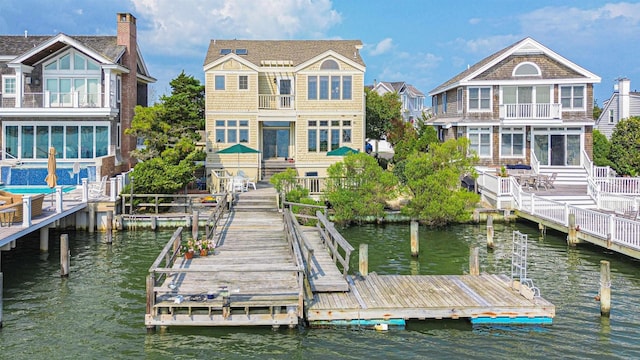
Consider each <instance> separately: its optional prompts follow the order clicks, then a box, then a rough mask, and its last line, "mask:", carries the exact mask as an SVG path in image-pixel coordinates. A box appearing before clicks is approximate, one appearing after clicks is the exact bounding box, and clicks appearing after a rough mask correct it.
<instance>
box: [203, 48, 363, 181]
mask: <svg viewBox="0 0 640 360" xmlns="http://www.w3.org/2000/svg"><path fill="white" fill-rule="evenodd" d="M361 48H362V42H361V41H359V40H255V41H254V40H211V42H210V44H209V50H208V51H207V56H206V59H205V61H204V72H205V90H206V132H205V134H206V139H205V140H206V151H207V161H206V167H207V173H210V172H211V170H226V171H227V172H228V173H231V174H235V173H236V172H237V171H238V170H242V171H244V173H245V174H246V175H247V176H249V177H253V178H256V179H266V178H268V177H269V176H271V175H272V174H274V173H276V172H280V171H283V170H284V169H286V168H289V167H292V168H295V169H296V170H297V172H298V175H299V176H305V175H317V176H324V175H326V170H327V168H328V167H329V166H330V165H331V164H333V163H335V162H337V161H341V160H342V159H343V158H342V156H327V152H329V151H331V150H335V149H337V148H340V147H343V146H347V147H350V148H352V149H356V150H360V151H363V150H364V144H365V138H364V136H365V98H364V91H363V90H364V72H365V64H364V61H363V60H362V58H361V56H360V51H359V50H360V49H361ZM236 144H242V145H245V146H247V147H249V148H251V149H254V150H258V151H259V152H257V153H255V152H249V153H232V154H225V153H218V152H219V151H220V150H224V149H227V148H229V147H231V146H233V145H236ZM222 172H224V171H222Z"/></svg>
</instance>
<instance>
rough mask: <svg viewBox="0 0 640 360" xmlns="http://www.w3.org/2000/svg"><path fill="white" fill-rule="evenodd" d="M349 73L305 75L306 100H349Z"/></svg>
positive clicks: (351, 91)
mask: <svg viewBox="0 0 640 360" xmlns="http://www.w3.org/2000/svg"><path fill="white" fill-rule="evenodd" d="M352 84H353V79H352V77H351V75H326V76H325V75H309V76H307V100H351V99H352V97H353V89H352V87H353V85H352Z"/></svg>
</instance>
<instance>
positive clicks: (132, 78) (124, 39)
mask: <svg viewBox="0 0 640 360" xmlns="http://www.w3.org/2000/svg"><path fill="white" fill-rule="evenodd" d="M117 24H118V37H117V44H118V45H119V46H124V47H125V48H126V51H125V53H124V55H123V56H122V65H123V66H124V67H126V68H127V69H129V73H128V74H122V84H121V86H122V91H121V94H120V99H121V100H120V124H121V126H120V129H121V130H120V131H122V134H121V137H122V143H121V145H120V151H121V153H122V160H123V161H124V162H125V163H126V164H128V167H129V168H131V167H133V165H134V163H133V159H132V158H131V157H130V156H129V152H130V151H131V150H135V148H136V139H135V137H133V136H129V135H125V134H124V131H125V129H128V128H130V127H131V121H132V120H133V114H134V108H135V107H136V104H137V99H138V88H137V86H138V81H137V69H138V49H137V42H136V37H137V31H136V18H135V16H133V15H131V14H129V13H118V14H117Z"/></svg>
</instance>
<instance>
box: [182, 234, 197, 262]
mask: <svg viewBox="0 0 640 360" xmlns="http://www.w3.org/2000/svg"><path fill="white" fill-rule="evenodd" d="M196 245H197V244H196V241H195V240H194V239H192V238H189V239H188V240H187V244H186V245H182V252H183V253H184V258H185V259H187V260H188V259H193V254H194V253H195V251H196Z"/></svg>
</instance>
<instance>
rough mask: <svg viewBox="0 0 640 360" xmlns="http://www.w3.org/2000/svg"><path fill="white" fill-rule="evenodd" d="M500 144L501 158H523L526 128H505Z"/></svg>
mask: <svg viewBox="0 0 640 360" xmlns="http://www.w3.org/2000/svg"><path fill="white" fill-rule="evenodd" d="M500 142H501V144H500V156H502V157H522V156H523V155H524V128H522V127H516V128H503V129H502V135H501V136H500Z"/></svg>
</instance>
